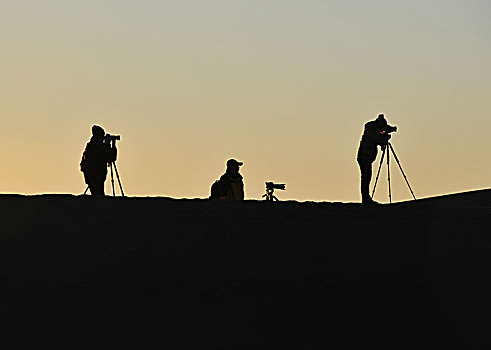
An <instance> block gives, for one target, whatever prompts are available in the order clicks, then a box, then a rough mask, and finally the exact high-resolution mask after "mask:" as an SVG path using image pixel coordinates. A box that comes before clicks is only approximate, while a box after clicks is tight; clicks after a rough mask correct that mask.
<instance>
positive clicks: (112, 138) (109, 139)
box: [104, 134, 121, 145]
mask: <svg viewBox="0 0 491 350" xmlns="http://www.w3.org/2000/svg"><path fill="white" fill-rule="evenodd" d="M116 140H118V141H119V140H121V136H120V135H111V134H106V136H104V143H105V144H107V145H109V144H110V143H111V142H114V141H116Z"/></svg>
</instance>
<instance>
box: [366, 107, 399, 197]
mask: <svg viewBox="0 0 491 350" xmlns="http://www.w3.org/2000/svg"><path fill="white" fill-rule="evenodd" d="M395 131H397V127H396V126H390V125H388V124H387V120H385V117H384V115H383V114H379V115H378V117H377V119H376V120H373V121H370V122H368V123H366V124H365V130H364V132H363V136H362V138H361V141H360V147H359V148H358V155H357V161H358V165H359V166H360V171H361V199H362V203H363V204H377V202H375V201H374V200H373V199H372V198H371V197H370V181H371V179H372V163H373V162H374V161H375V159H376V158H377V146H381V148H382V150H385V147H386V146H387V143H388V142H389V139H390V133H392V132H395Z"/></svg>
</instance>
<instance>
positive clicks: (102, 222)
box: [0, 191, 491, 349]
mask: <svg viewBox="0 0 491 350" xmlns="http://www.w3.org/2000/svg"><path fill="white" fill-rule="evenodd" d="M464 197H469V198H466V199H465V203H473V204H476V205H474V206H470V205H468V204H458V203H457V202H455V201H454V202H453V203H454V204H452V205H449V206H445V205H444V204H445V203H446V201H447V200H450V199H452V198H453V197H452V198H450V197H448V198H444V197H442V198H439V199H434V200H429V199H428V200H425V201H422V202H421V205H422V208H421V209H420V210H418V209H417V208H416V206H415V205H414V203H405V204H398V205H394V206H392V207H388V206H380V207H376V208H363V207H361V206H360V205H357V204H330V203H296V202H279V203H264V202H255V201H246V202H243V203H224V202H208V201H206V200H172V199H165V198H129V199H122V198H116V199H113V198H107V199H93V198H90V197H83V198H81V197H73V196H63V195H49V196H48V195H46V196H36V197H22V196H7V195H4V196H0V209H1V213H2V214H1V215H2V223H3V226H2V230H1V233H0V237H1V241H0V243H1V244H0V288H1V289H0V290H1V299H0V305H1V309H0V317H1V318H2V321H3V323H4V324H5V323H6V324H7V325H6V326H3V328H1V330H2V331H1V332H2V337H1V338H0V346H1V347H2V348H86V349H94V348H140V349H141V348H163V349H164V348H165V349H172V348H222V349H254V348H268V349H269V348H282V349H285V348H295V349H297V348H302V349H317V348H319V349H321V348H322V349H326V348H329V349H368V348H378V349H461V348H462V349H488V348H491V337H489V336H488V331H489V329H490V323H491V322H490V320H491V303H490V298H491V282H490V281H491V277H490V274H491V230H490V228H489V224H490V221H491V220H490V214H491V208H490V206H489V205H488V203H490V200H491V192H490V191H479V192H476V193H469V194H462V197H461V198H464ZM455 198H457V196H456V197H455ZM455 198H454V199H452V200H455ZM473 198H474V199H473ZM477 202H479V204H477ZM455 203H457V204H455Z"/></svg>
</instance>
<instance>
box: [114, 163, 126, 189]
mask: <svg viewBox="0 0 491 350" xmlns="http://www.w3.org/2000/svg"><path fill="white" fill-rule="evenodd" d="M113 164H114V170H115V171H116V176H117V178H118V183H119V189H120V190H121V196H123V197H124V192H123V185H121V179H120V178H119V173H118V168H117V166H116V163H115V162H113ZM113 187H114V186H113Z"/></svg>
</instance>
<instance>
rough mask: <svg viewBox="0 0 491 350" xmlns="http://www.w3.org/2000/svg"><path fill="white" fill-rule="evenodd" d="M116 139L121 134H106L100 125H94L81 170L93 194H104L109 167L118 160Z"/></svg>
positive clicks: (81, 163)
mask: <svg viewBox="0 0 491 350" xmlns="http://www.w3.org/2000/svg"><path fill="white" fill-rule="evenodd" d="M116 140H119V136H114V135H109V134H107V135H106V133H105V131H104V129H103V128H101V127H100V126H97V125H94V126H92V138H91V139H90V141H89V143H87V146H86V147H85V151H84V153H83V156H82V161H81V162H80V170H81V171H82V172H83V173H84V178H85V183H86V184H87V185H88V186H89V189H90V193H91V194H92V195H101V196H104V182H105V181H106V177H107V167H108V165H110V164H112V163H113V162H114V161H116V156H117V149H116ZM111 169H112V168H111Z"/></svg>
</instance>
